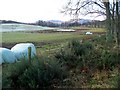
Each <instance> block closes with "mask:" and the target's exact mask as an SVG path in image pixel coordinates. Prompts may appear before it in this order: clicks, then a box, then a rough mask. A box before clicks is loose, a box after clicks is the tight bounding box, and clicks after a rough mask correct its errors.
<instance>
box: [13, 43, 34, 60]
mask: <svg viewBox="0 0 120 90" xmlns="http://www.w3.org/2000/svg"><path fill="white" fill-rule="evenodd" d="M29 47H31V57H34V56H35V55H36V48H35V46H34V44H32V43H20V44H16V45H15V46H14V47H12V48H11V51H12V52H14V54H15V57H16V58H17V59H18V60H20V59H22V58H25V59H28V48H29Z"/></svg>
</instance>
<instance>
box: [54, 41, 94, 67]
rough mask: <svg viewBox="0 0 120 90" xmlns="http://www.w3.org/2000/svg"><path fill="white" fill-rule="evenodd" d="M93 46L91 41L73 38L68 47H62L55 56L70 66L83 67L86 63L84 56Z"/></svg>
mask: <svg viewBox="0 0 120 90" xmlns="http://www.w3.org/2000/svg"><path fill="white" fill-rule="evenodd" d="M92 49H93V46H92V44H91V43H89V42H85V43H80V42H79V41H78V40H72V41H71V42H69V43H68V45H67V46H66V47H64V48H63V49H61V51H60V52H58V53H57V54H56V55H55V57H56V58H57V59H58V60H59V62H60V63H63V64H64V65H67V66H68V67H69V68H73V67H77V66H78V65H80V66H81V67H82V66H83V65H84V63H85V62H84V61H83V60H84V57H85V56H86V55H87V54H89V52H90V51H91V50H92Z"/></svg>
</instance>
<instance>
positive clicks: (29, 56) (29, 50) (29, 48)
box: [28, 47, 32, 63]
mask: <svg viewBox="0 0 120 90" xmlns="http://www.w3.org/2000/svg"><path fill="white" fill-rule="evenodd" d="M31 51H32V50H31V47H28V60H29V63H31Z"/></svg>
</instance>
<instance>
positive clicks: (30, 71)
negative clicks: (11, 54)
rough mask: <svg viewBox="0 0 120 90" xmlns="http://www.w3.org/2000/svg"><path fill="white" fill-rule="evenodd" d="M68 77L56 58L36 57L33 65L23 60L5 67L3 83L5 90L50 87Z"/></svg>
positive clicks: (32, 62)
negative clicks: (8, 89) (7, 89)
mask: <svg viewBox="0 0 120 90" xmlns="http://www.w3.org/2000/svg"><path fill="white" fill-rule="evenodd" d="M66 76H67V72H65V70H64V67H62V66H61V65H60V64H59V63H58V61H56V60H55V59H54V58H48V57H40V58H38V57H35V58H33V60H32V61H31V63H29V62H28V61H27V60H23V61H22V62H18V63H14V64H9V65H5V66H4V69H3V82H2V83H3V88H6V87H7V88H10V87H16V88H20V87H25V88H26V87H28V88H38V87H48V86H51V85H52V84H53V83H54V82H55V81H60V80H62V79H64V78H65V77H66ZM57 83H58V82H57Z"/></svg>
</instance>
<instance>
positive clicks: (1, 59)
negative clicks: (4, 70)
mask: <svg viewBox="0 0 120 90" xmlns="http://www.w3.org/2000/svg"><path fill="white" fill-rule="evenodd" d="M15 61H17V59H16V58H15V55H14V53H13V52H12V51H11V50H9V49H7V48H0V64H2V63H14V62H15Z"/></svg>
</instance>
